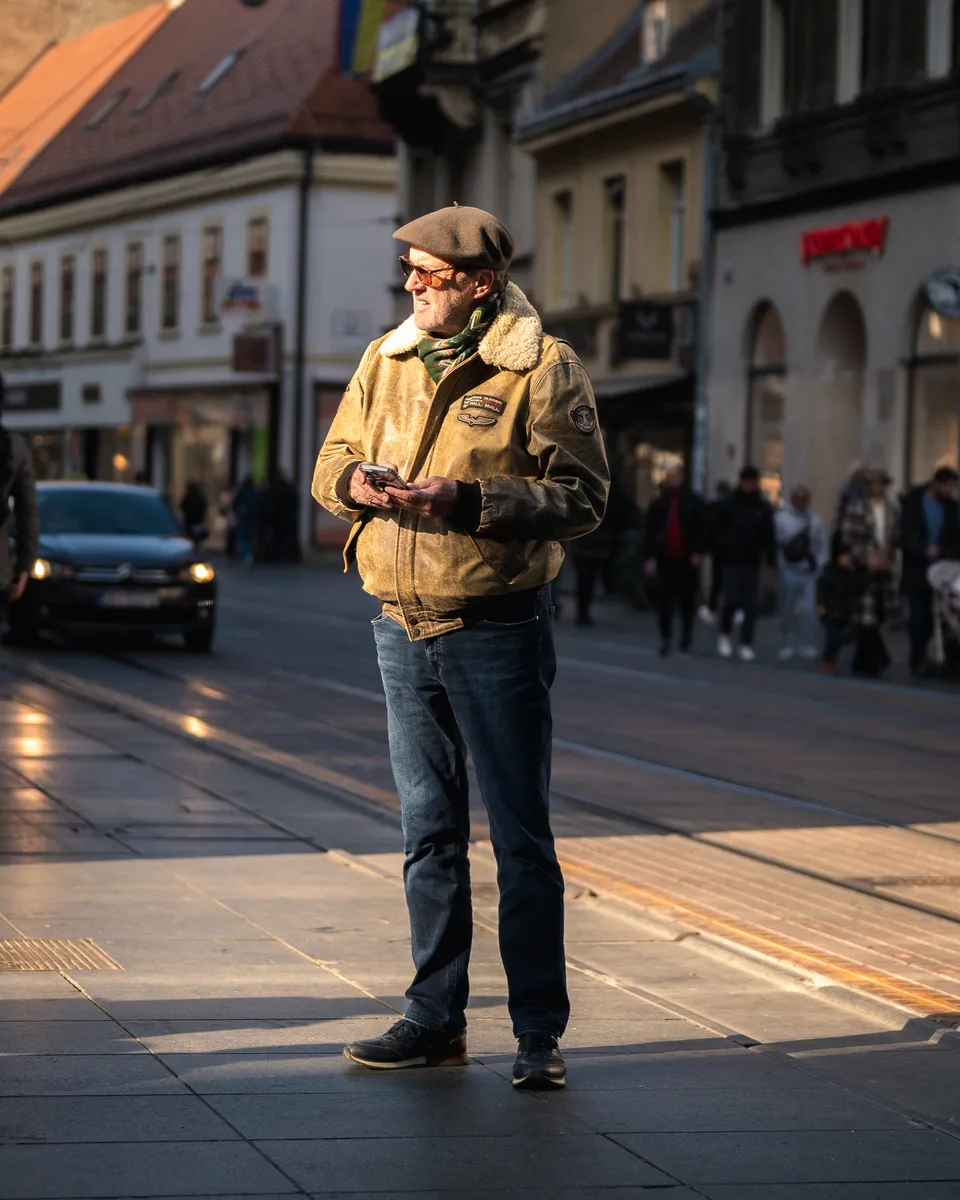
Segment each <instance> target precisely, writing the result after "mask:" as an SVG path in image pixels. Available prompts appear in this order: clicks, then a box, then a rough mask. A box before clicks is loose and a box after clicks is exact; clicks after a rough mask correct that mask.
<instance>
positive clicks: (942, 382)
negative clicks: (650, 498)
mask: <svg viewBox="0 0 960 1200" xmlns="http://www.w3.org/2000/svg"><path fill="white" fill-rule="evenodd" d="M911 368H912V369H911V372H910V405H909V416H908V421H907V455H906V459H907V461H906V468H907V478H908V480H909V481H910V482H911V483H922V482H923V481H924V480H926V479H929V478H930V476H931V475H932V474H933V472H934V471H935V470H936V469H937V467H942V466H951V467H956V465H957V442H958V436H960V434H958V420H957V417H958V410H960V319H952V318H950V317H941V316H940V314H939V313H936V312H934V310H933V309H932V308H927V307H924V308H922V309H921V311H920V316H919V320H918V322H917V329H916V334H915V337H914V353H913V359H912V362H911Z"/></svg>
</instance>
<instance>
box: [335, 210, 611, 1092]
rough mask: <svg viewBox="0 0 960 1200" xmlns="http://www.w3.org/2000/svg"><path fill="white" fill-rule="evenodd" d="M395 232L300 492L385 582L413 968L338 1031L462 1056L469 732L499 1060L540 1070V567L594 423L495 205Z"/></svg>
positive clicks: (549, 841) (554, 1032)
mask: <svg viewBox="0 0 960 1200" xmlns="http://www.w3.org/2000/svg"><path fill="white" fill-rule="evenodd" d="M394 237H395V238H396V239H397V240H398V241H401V242H407V243H409V244H410V247H411V249H410V253H409V255H408V256H404V257H403V258H401V260H400V261H401V266H402V268H403V271H404V274H405V276H406V290H407V292H409V293H410V295H411V298H412V301H413V314H412V316H411V317H410V318H409V319H408V320H407V321H406V322H404V324H402V325H401V326H400V327H399V328H398V329H395V330H394V331H393V332H392V333H390V334H388V335H387V336H386V337H385V338H382V339H380V340H379V341H376V342H374V343H372V344H371V346H370V347H369V348H368V349H367V351H366V353H365V354H364V356H363V359H362V361H361V363H360V366H359V368H358V370H357V373H356V375H355V376H354V378H353V381H352V382H351V383H350V385H349V387H348V388H347V391H346V394H345V395H344V398H343V401H342V402H341V405H340V408H339V410H338V412H337V415H336V417H335V419H334V421H333V424H332V426H331V428H330V432H329V433H328V435H327V438H326V441H325V442H324V444H323V447H322V448H321V451H320V455H319V457H318V460H317V466H316V470H315V473H314V480H313V495H314V497H315V498H316V499H317V500H318V501H319V502H320V503H321V504H322V505H323V506H324V507H325V508H327V509H328V510H329V511H330V512H332V513H334V514H335V515H337V516H339V517H342V518H343V519H345V520H347V521H350V522H351V523H352V528H351V530H350V534H349V535H348V537H347V545H346V552H345V553H346V561H347V563H350V562H352V561H354V560H355V561H356V562H357V565H358V567H359V570H360V574H361V576H362V577H363V585H364V589H365V590H366V591H368V592H371V593H372V594H373V595H375V596H377V597H378V598H379V599H380V600H381V602H382V604H383V611H382V613H381V614H380V616H379V617H377V618H376V620H375V621H374V634H375V638H376V644H377V654H378V659H379V663H380V671H381V675H382V679H383V686H384V692H385V695H386V701H387V724H388V733H389V743H390V758H391V764H392V767H393V774H394V779H395V782H396V786H397V791H398V793H399V795H400V801H401V811H402V818H403V833H404V852H405V863H404V883H405V888H406V897H407V906H408V910H409V915H410V928H411V940H412V950H413V960H414V967H415V974H414V977H413V981H412V982H411V984H410V986H409V988H408V989H407V993H406V998H407V1005H406V1011H405V1013H404V1017H403V1019H402V1020H400V1021H398V1022H397V1023H396V1024H394V1025H393V1026H392V1027H391V1028H390V1029H389V1030H387V1031H386V1032H385V1033H384V1034H383V1035H382V1036H380V1037H375V1038H370V1039H367V1040H363V1041H359V1042H353V1043H351V1044H350V1045H349V1046H347V1047H345V1049H344V1053H345V1055H346V1056H347V1057H348V1058H349V1059H351V1060H352V1061H354V1062H358V1063H361V1064H363V1065H364V1066H367V1067H373V1068H396V1067H412V1066H422V1065H438V1064H441V1063H445V1062H465V1061H466V1034H465V1029H466V1019H465V1015H464V1014H465V1009H466V1005H467V999H468V991H469V987H468V982H467V970H468V965H469V959H470V941H471V934H472V912H471V902H470V873H469V862H468V858H467V848H468V838H469V810H468V800H467V770H466V759H467V754H469V755H470V756H471V757H472V759H473V764H474V768H475V770H476V774H477V777H478V779H479V783H480V790H481V794H482V797H483V801H484V804H485V806H486V809H487V812H488V814H489V820H490V836H491V840H492V842H493V848H494V853H495V854H496V857H497V863H498V883H499V888H500V953H501V957H502V959H503V965H504V968H505V971H506V976H507V984H508V993H509V994H508V1007H509V1011H510V1016H511V1019H512V1022H513V1031H514V1034H515V1036H516V1037H517V1039H518V1048H517V1049H518V1052H517V1058H516V1061H515V1064H514V1070H513V1082H514V1084H515V1085H517V1086H518V1087H555V1086H559V1085H562V1084H563V1082H564V1079H565V1074H566V1067H565V1065H564V1061H563V1057H562V1055H561V1053H560V1049H559V1039H560V1037H561V1036H562V1034H563V1032H564V1029H565V1027H566V1023H567V1018H568V1014H569V1000H568V996H567V989H566V981H565V973H564V947H563V878H562V875H561V872H560V867H559V864H558V862H557V857H556V852H555V849H554V841H553V834H552V832H551V829H550V821H549V813H548V784H549V778H550V752H551V716H550V685H551V683H552V681H553V676H554V672H555V662H556V658H555V652H554V646H553V621H552V617H551V611H550V582H551V580H552V579H553V578H554V577H555V576H556V574H557V571H558V569H559V566H560V561H561V558H562V551H561V549H560V547H559V545H558V544H557V543H558V542H559V541H566V540H569V539H572V538H575V537H578V536H580V535H583V534H587V533H589V532H590V531H591V530H593V529H595V528H596V527H597V525H598V524H599V522H600V520H601V518H602V516H603V511H604V504H605V501H606V496H607V490H608V486H609V476H608V469H607V463H606V457H605V454H604V450H603V441H602V438H601V436H600V433H599V430H598V427H597V413H596V407H595V402H594V397H593V391H592V389H591V386H590V381H589V378H588V376H587V373H586V371H585V370H584V368H583V366H582V365H581V363H580V361H579V360H578V358H577V356H576V355H575V354H574V352H573V350H572V349H571V348H570V346H569V345H568V344H567V343H566V342H562V341H558V340H556V339H555V338H553V337H550V336H548V335H545V334H544V333H543V330H542V326H541V323H540V318H539V316H538V315H537V313H536V311H535V310H534V309H533V308H532V306H531V305H530V303H529V302H528V301H527V299H526V297H525V296H524V295H523V293H522V292H521V291H520V289H519V288H517V287H516V286H515V285H513V284H511V283H509V282H508V280H507V270H508V268H509V265H510V260H511V257H512V255H513V247H514V243H513V239H512V237H511V236H510V234H509V233H508V232H507V230H506V229H505V228H504V226H503V225H502V224H501V223H500V221H499V220H497V218H496V217H494V216H492V215H491V214H490V213H486V212H483V211H482V210H480V209H476V208H460V207H457V206H454V207H453V208H446V209H441V210H440V211H438V212H433V213H429V214H427V215H426V216H423V217H420V218H418V219H417V220H414V221H412V222H411V223H410V224H408V225H405V226H403V228H401V229H399V230H397V232H396V233H395V234H394ZM428 471H429V474H426V472H428ZM425 476H426V477H425Z"/></svg>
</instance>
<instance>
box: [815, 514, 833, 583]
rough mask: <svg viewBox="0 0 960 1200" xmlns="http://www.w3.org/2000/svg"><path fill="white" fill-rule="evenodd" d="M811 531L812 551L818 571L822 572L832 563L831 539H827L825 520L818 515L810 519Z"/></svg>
mask: <svg viewBox="0 0 960 1200" xmlns="http://www.w3.org/2000/svg"><path fill="white" fill-rule="evenodd" d="M810 530H811V533H812V537H811V539H810V541H811V546H810V551H811V553H812V554H813V558H814V561H815V562H816V564H817V569H818V570H820V571H822V570H823V568H824V567H825V566H826V565H827V563H828V562H829V561H830V539H829V538H828V537H827V530H826V527H825V526H824V524H823V520H822V519H821V518H820V517H819V516H818V515H817V514H816V513H814V515H813V516H812V517H811V518H810Z"/></svg>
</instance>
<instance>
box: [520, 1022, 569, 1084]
mask: <svg viewBox="0 0 960 1200" xmlns="http://www.w3.org/2000/svg"><path fill="white" fill-rule="evenodd" d="M566 1082H567V1065H566V1063H565V1062H564V1061H563V1055H562V1054H561V1053H560V1047H559V1045H558V1044H557V1038H555V1037H554V1036H553V1034H550V1033H524V1034H521V1035H520V1040H519V1041H518V1043H517V1061H516V1062H515V1063H514V1064H513V1086H514V1087H518V1088H527V1089H528V1090H529V1091H536V1092H542V1091H550V1090H551V1089H553V1088H558V1087H565V1086H566Z"/></svg>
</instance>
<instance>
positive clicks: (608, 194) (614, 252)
mask: <svg viewBox="0 0 960 1200" xmlns="http://www.w3.org/2000/svg"><path fill="white" fill-rule="evenodd" d="M603 200H604V204H603V224H604V231H603V233H604V238H603V240H604V248H605V250H606V256H605V257H606V278H605V280H604V298H605V299H607V300H611V301H613V303H614V304H616V303H618V302H619V300H620V299H621V296H622V294H623V252H624V232H625V221H626V201H627V180H626V177H625V176H623V175H616V176H614V178H613V179H608V180H606V182H605V183H604V185H603Z"/></svg>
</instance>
